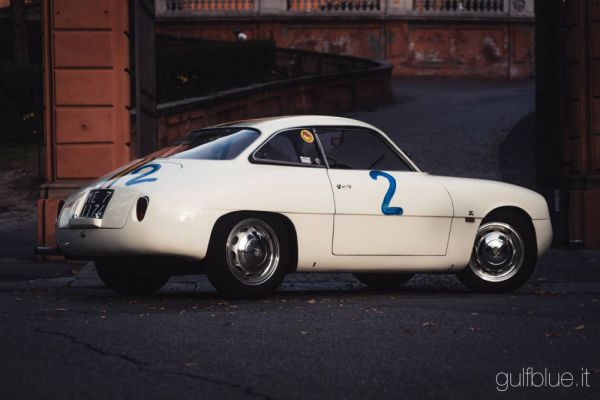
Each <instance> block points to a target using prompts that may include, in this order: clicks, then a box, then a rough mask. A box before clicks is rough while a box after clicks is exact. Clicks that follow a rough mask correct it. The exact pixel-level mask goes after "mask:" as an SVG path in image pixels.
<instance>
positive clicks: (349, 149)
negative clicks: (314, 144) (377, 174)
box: [317, 128, 411, 171]
mask: <svg viewBox="0 0 600 400" xmlns="http://www.w3.org/2000/svg"><path fill="white" fill-rule="evenodd" d="M317 135H318V136H319V140H320V141H321V145H322V146H323V151H324V152H325V156H326V157H327V163H328V164H329V168H333V169H361V170H372V169H383V170H388V171H411V169H410V167H409V166H408V165H407V164H406V163H405V162H404V160H402V158H400V156H399V155H398V154H397V153H396V152H395V151H394V150H393V149H392V147H390V145H389V144H388V143H387V142H386V141H385V140H384V139H383V138H382V137H381V136H379V134H377V133H376V132H372V131H369V130H363V129H344V128H322V129H318V130H317Z"/></svg>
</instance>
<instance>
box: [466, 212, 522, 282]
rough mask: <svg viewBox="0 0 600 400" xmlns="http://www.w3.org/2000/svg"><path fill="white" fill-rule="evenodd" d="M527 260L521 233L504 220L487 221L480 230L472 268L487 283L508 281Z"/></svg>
mask: <svg viewBox="0 0 600 400" xmlns="http://www.w3.org/2000/svg"><path fill="white" fill-rule="evenodd" d="M524 260H525V245H524V242H523V239H522V238H521V235H519V233H518V232H517V231H516V230H515V229H514V228H513V227H512V226H510V225H508V224H505V223H502V222H490V223H486V224H483V225H481V226H480V227H479V230H478V231H477V236H476V237H475V243H474V245H473V254H472V256H471V261H470V262H469V268H471V271H473V273H474V274H475V275H477V276H478V277H479V278H481V279H483V280H484V281H487V282H504V281H507V280H509V279H510V278H512V277H513V276H515V274H517V272H519V270H520V269H521V267H522V266H523V262H524Z"/></svg>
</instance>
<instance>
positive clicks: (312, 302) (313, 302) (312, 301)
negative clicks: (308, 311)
mask: <svg viewBox="0 0 600 400" xmlns="http://www.w3.org/2000/svg"><path fill="white" fill-rule="evenodd" d="M316 302H317V300H315V299H310V300H309V301H308V303H309V304H316Z"/></svg>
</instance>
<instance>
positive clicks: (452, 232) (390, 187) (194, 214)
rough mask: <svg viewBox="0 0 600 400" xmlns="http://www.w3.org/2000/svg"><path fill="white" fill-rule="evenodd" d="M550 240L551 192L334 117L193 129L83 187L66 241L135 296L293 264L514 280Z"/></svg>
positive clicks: (502, 283)
mask: <svg viewBox="0 0 600 400" xmlns="http://www.w3.org/2000/svg"><path fill="white" fill-rule="evenodd" d="M551 240H552V228H551V224H550V219H549V214H548V206H547V204H546V201H545V200H544V198H543V197H542V196H540V195H539V194H537V193H535V192H533V191H531V190H527V189H524V188H521V187H517V186H513V185H509V184H506V183H501V182H492V181H484V180H476V179H463V178H451V177H442V176H433V175H429V174H427V173H425V172H421V171H420V170H419V168H418V167H417V166H416V165H415V164H414V163H413V162H412V161H411V160H410V159H409V158H408V157H407V156H406V155H405V154H404V153H403V152H402V150H400V149H399V148H398V147H397V146H396V145H395V144H394V143H393V142H392V141H391V140H390V139H389V138H388V137H387V136H386V135H385V134H384V133H383V132H381V131H380V130H378V129H377V128H375V127H373V126H371V125H368V124H366V123H363V122H360V121H356V120H352V119H346V118H337V117H325V116H291V117H278V118H266V119H256V120H248V121H241V122H234V123H229V124H223V125H218V126H215V127H211V128H206V129H201V130H197V131H194V132H191V133H190V134H188V135H187V136H186V137H185V138H184V139H183V140H182V141H180V142H179V143H176V144H175V145H173V146H171V147H168V148H166V149H163V150H161V151H160V152H157V153H155V154H153V155H151V156H149V157H146V158H144V159H141V160H136V161H134V162H132V163H131V164H129V165H127V166H125V167H123V168H122V169H120V170H117V171H115V172H114V173H112V174H110V175H107V176H105V177H103V178H100V179H99V180H97V181H95V182H93V183H92V184H90V185H89V186H87V187H85V188H83V189H81V190H79V191H78V192H76V193H74V194H72V195H71V196H69V197H68V199H66V201H65V203H64V206H62V208H61V210H60V212H59V217H58V220H57V241H58V246H59V248H60V249H61V251H62V252H63V253H64V254H66V255H67V256H69V257H71V258H83V259H92V260H94V261H95V263H96V268H97V270H98V273H99V275H100V277H101V278H102V280H103V281H104V283H105V284H106V285H107V286H108V287H109V288H111V289H113V290H115V291H117V292H119V293H124V294H149V293H152V292H154V291H156V290H158V289H160V288H161V287H162V285H164V283H165V282H166V281H167V280H168V278H169V276H170V275H173V274H175V273H177V274H180V273H183V272H193V273H206V274H208V277H209V279H210V281H211V282H212V284H213V285H214V286H215V287H216V288H217V289H218V290H219V291H220V292H221V293H223V294H224V295H226V296H228V297H233V298H249V297H250V298H251V297H261V296H265V295H268V294H269V293H272V292H273V291H275V290H276V289H277V287H278V286H279V285H280V283H281V281H282V280H283V278H284V275H285V274H286V273H289V272H293V271H304V272H306V271H311V272H322V271H327V272H332V271H339V272H352V273H354V275H355V276H356V278H357V279H358V280H360V281H361V282H363V283H365V284H367V285H369V286H372V287H387V288H389V287H395V286H397V285H400V284H402V283H404V282H406V281H407V280H408V279H409V278H410V277H411V275H412V274H413V273H430V272H431V273H439V272H448V273H456V274H457V275H458V277H459V278H460V280H461V281H462V282H463V283H464V284H465V285H466V286H468V287H469V288H471V289H474V290H478V291H510V290H514V289H516V288H518V287H519V286H521V285H522V284H523V283H524V282H525V281H526V280H527V279H528V277H529V276H530V275H531V273H532V271H533V268H534V265H535V263H536V261H537V258H538V257H539V256H540V255H542V254H543V253H544V252H545V251H546V250H547V249H548V247H549V246H550V243H551Z"/></svg>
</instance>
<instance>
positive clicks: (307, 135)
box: [300, 129, 315, 143]
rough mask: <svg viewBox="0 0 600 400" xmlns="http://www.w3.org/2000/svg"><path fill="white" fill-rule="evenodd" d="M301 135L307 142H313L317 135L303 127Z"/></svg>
mask: <svg viewBox="0 0 600 400" xmlns="http://www.w3.org/2000/svg"><path fill="white" fill-rule="evenodd" d="M300 137H301V138H302V140H304V141H305V142H306V143H312V142H314V141H315V137H314V135H313V134H312V132H311V131H309V130H306V129H302V130H301V131H300Z"/></svg>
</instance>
